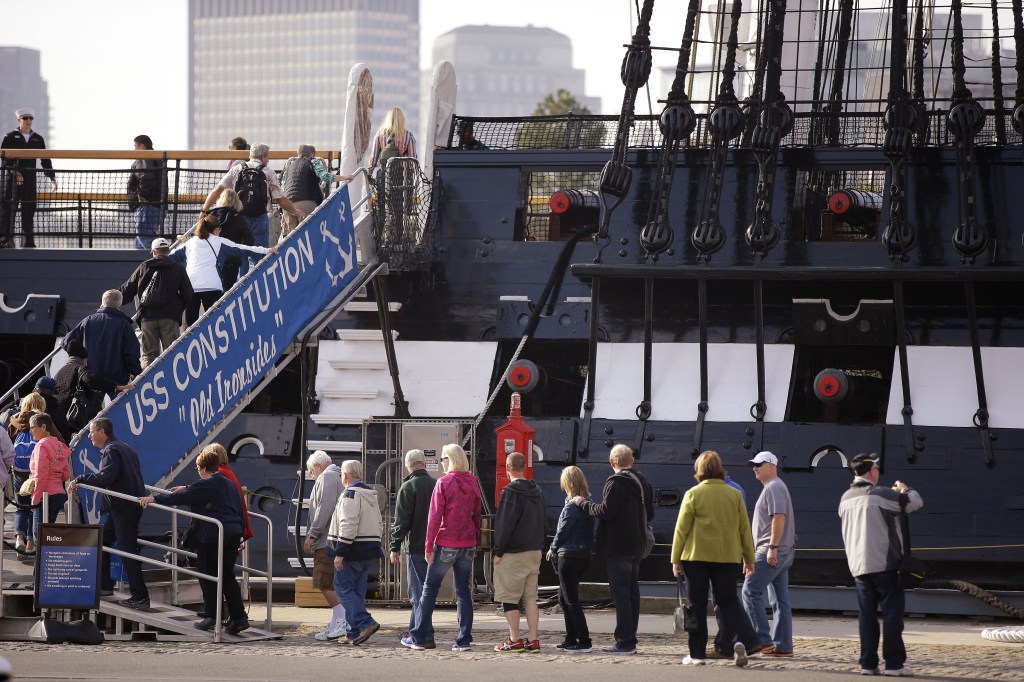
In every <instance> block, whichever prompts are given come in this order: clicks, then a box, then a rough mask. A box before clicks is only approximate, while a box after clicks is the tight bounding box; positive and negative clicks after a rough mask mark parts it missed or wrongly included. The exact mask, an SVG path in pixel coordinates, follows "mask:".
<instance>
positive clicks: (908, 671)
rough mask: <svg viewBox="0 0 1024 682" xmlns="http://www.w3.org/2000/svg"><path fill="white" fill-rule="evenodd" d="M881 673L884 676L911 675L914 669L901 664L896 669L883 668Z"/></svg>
mask: <svg viewBox="0 0 1024 682" xmlns="http://www.w3.org/2000/svg"><path fill="white" fill-rule="evenodd" d="M882 674H883V675H885V676H886V677H913V676H914V671H913V670H911V669H910V668H908V667H907V666H903V667H902V668H900V669H898V670H883V671H882Z"/></svg>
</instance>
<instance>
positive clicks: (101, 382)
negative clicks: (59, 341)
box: [51, 357, 117, 422]
mask: <svg viewBox="0 0 1024 682" xmlns="http://www.w3.org/2000/svg"><path fill="white" fill-rule="evenodd" d="M79 377H81V381H82V384H83V385H84V386H85V387H86V388H91V389H92V390H94V391H102V392H103V393H110V394H113V392H114V391H115V390H117V384H115V383H114V382H113V381H111V380H110V379H108V378H106V377H104V376H101V375H99V374H97V373H96V372H94V371H92V370H91V369H89V366H88V365H87V364H86V363H85V360H82V359H81V358H76V357H70V358H68V361H67V362H66V363H64V366H63V367H61V368H60V369H59V370H57V374H55V375H54V377H53V380H54V381H56V382H57V388H56V389H54V391H53V397H54V398H56V399H57V411H58V412H60V413H61V414H63V415H67V413H68V408H69V407H71V399H72V398H73V397H74V395H75V388H76V383H77V382H78V380H79V379H78V378H79ZM51 416H53V415H51ZM66 421H67V420H66V419H65V422H66Z"/></svg>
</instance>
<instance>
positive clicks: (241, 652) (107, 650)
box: [10, 624, 1024, 681]
mask: <svg viewBox="0 0 1024 682" xmlns="http://www.w3.org/2000/svg"><path fill="white" fill-rule="evenodd" d="M317 629H319V628H318V627H316V626H314V625H305V624H302V625H284V626H283V627H281V628H278V630H279V631H280V632H281V634H283V635H284V637H283V638H282V639H279V640H270V641H260V642H251V643H247V644H241V645H236V646H231V647H230V648H228V645H224V644H207V643H194V642H193V643H182V642H130V641H129V642H108V643H106V644H102V645H100V646H97V647H76V651H77V652H78V654H77V655H78V656H79V657H80V659H79V660H80V661H81V662H84V661H85V659H86V658H91V657H92V656H94V655H109V654H112V653H114V652H116V654H117V656H118V657H121V656H129V655H131V654H145V655H147V656H149V657H151V659H150V660H153V661H154V667H155V668H158V669H159V668H164V666H163V665H161V663H160V657H161V655H167V656H171V657H181V656H197V657H198V656H218V655H220V656H223V655H225V654H231V655H234V656H244V657H246V658H247V659H248V658H249V657H259V659H260V660H261V661H268V660H269V659H270V658H277V657H302V658H306V659H310V658H317V659H320V658H334V659H337V661H338V664H339V665H342V666H343V665H345V664H344V663H343V661H344V660H350V661H351V663H352V664H355V663H357V662H362V663H371V662H377V663H380V664H382V665H389V666H392V667H393V668H407V667H409V666H415V665H416V663H415V662H416V661H422V662H423V669H424V670H437V667H438V666H439V665H443V666H444V668H443V669H445V670H448V669H449V668H448V665H449V664H450V666H451V668H450V670H451V671H452V674H456V675H457V674H459V673H458V667H457V666H458V665H459V663H458V661H461V660H468V661H475V662H484V661H487V662H491V663H493V662H494V661H495V660H496V659H497V658H499V657H500V658H506V657H512V658H520V659H529V661H530V663H531V664H536V663H541V664H545V663H546V664H565V663H572V664H574V665H579V666H587V668H589V666H598V667H594V668H589V671H590V672H592V673H593V674H592V675H590V674H588V670H587V669H578V670H579V672H580V676H581V677H585V676H586V677H604V676H605V675H606V674H608V673H609V672H610V670H609V669H608V668H607V667H604V666H608V665H614V666H616V670H618V671H619V674H621V676H622V677H623V678H630V679H647V678H663V677H667V676H668V675H670V674H671V675H673V676H675V675H678V674H681V673H682V671H683V670H685V669H683V668H681V667H680V666H679V663H680V659H681V657H682V656H683V654H684V653H685V645H684V643H683V641H682V640H680V639H679V638H677V637H675V636H672V635H663V634H651V635H643V636H642V637H641V643H640V647H639V653H638V655H636V656H610V655H602V654H600V653H596V651H597V649H595V653H591V654H581V655H575V656H572V655H568V654H563V653H560V652H557V651H556V650H555V649H554V645H555V644H556V641H554V640H553V639H552V640H551V641H549V642H547V641H546V642H544V643H543V644H544V647H543V649H542V650H541V652H540V653H538V654H496V653H494V652H493V651H491V646H492V645H493V644H494V643H496V642H498V641H499V640H500V638H501V636H502V633H501V632H499V631H484V632H481V633H479V634H478V636H477V639H476V642H475V646H474V648H473V650H472V651H470V652H463V653H456V652H452V651H449V650H448V647H449V646H450V642H451V641H453V639H454V636H455V631H454V630H446V629H438V630H437V635H436V640H437V642H438V646H439V648H438V649H435V650H431V651H412V650H409V649H405V648H403V647H402V646H401V645H399V644H398V640H399V638H400V637H401V635H402V634H404V631H403V630H398V629H396V628H393V627H390V628H387V627H382V628H381V630H380V631H379V632H378V633H377V634H376V635H374V636H373V637H372V638H371V639H370V640H369V641H368V642H367V643H366V644H364V645H363V646H359V647H352V646H343V645H339V644H337V643H333V642H317V641H315V640H313V639H312V634H313V633H314V632H315V631H316V630H317ZM609 639H610V638H609V637H608V636H607V635H602V636H600V637H598V638H597V642H598V643H604V644H605V645H607V644H608V643H609V642H608V640H609ZM10 644H11V645H12V646H13V647H16V648H17V650H18V656H17V658H19V659H22V660H32V659H35V658H36V655H38V654H41V653H43V652H47V651H50V652H52V651H53V650H54V647H52V646H51V645H46V644H39V643H35V642H18V643H10ZM907 649H908V661H907V663H908V665H910V666H912V667H913V669H914V671H915V673H916V675H917V677H919V678H920V677H924V678H931V679H935V678H941V679H947V680H959V679H973V680H1021V681H1024V645H1004V644H996V643H994V644H993V645H992V646H985V645H972V646H963V647H950V646H945V645H934V644H912V645H908V647H907ZM857 655H858V645H857V643H856V642H855V641H850V640H842V639H826V638H799V639H798V640H797V642H796V656H795V657H794V658H791V659H764V658H760V657H757V656H754V657H751V659H750V666H749V667H748V669H747V670H749V671H755V670H758V669H760V670H761V671H764V672H768V671H771V672H774V673H782V674H785V673H786V672H787V671H788V672H792V673H794V675H793V676H794V677H799V678H801V679H808V674H810V675H811V677H810V678H809V679H814V674H815V673H818V674H821V675H825V674H826V673H846V674H853V673H856V672H857V671H858V667H857V664H856V661H857ZM13 658H14V657H13V656H12V660H13ZM524 662H525V661H524ZM168 663H170V660H168ZM310 663H312V661H310ZM258 665H259V664H257V667H258ZM619 666H621V667H619ZM652 666H653V667H652ZM718 668H721V670H720V671H719V670H717V669H718ZM729 668H731V662H729V661H714V662H712V664H711V666H708V667H706V668H703V669H701V670H702V671H703V672H704V673H708V674H712V675H714V673H717V672H720V673H722V674H725V673H727V672H728V670H727V669H729ZM533 669H534V668H533V667H532V665H531V667H530V670H533ZM645 670H646V671H647V672H644V671H645ZM732 670H733V671H735V673H739V672H740V671H738V670H735V668H732ZM798 671H799V673H798ZM33 672H35V673H39V672H42V671H41V670H40V669H39V668H37V667H34V670H33ZM694 672H696V670H694ZM427 676H429V675H427ZM714 676H716V677H717V676H718V675H714ZM33 677H34V675H33ZM71 679H73V678H71ZM122 679H123V678H122ZM161 679H165V678H161ZM204 679H205V678H204ZM212 679H216V678H212ZM221 679H224V678H221Z"/></svg>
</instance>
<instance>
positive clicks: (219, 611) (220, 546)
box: [69, 483, 273, 642]
mask: <svg viewBox="0 0 1024 682" xmlns="http://www.w3.org/2000/svg"><path fill="white" fill-rule="evenodd" d="M78 487H79V488H81V489H83V490H90V491H92V492H95V493H98V494H100V495H106V496H108V497H116V498H118V499H122V500H128V501H132V502H135V503H138V501H139V499H140V498H138V497H135V496H133V495H125V494H123V493H118V492H114V491H113V490H106V489H105V488H97V487H95V486H91V485H86V484H82V483H80V484H78ZM147 487H148V486H147ZM72 498H77V496H75V495H70V496H69V502H70V501H71V499H72ZM76 507H77V499H75V501H74V503H72V504H71V507H70V509H72V510H73V509H75V508H76ZM148 508H154V509H163V510H165V511H168V512H170V513H171V515H172V518H173V519H175V521H174V523H173V524H172V525H173V526H174V527H177V522H176V519H177V517H178V516H179V515H180V516H185V517H188V518H190V519H194V520H197V521H201V522H206V523H212V524H214V525H215V526H216V527H217V558H218V561H217V575H216V577H214V576H211V575H209V574H207V573H202V572H200V571H194V570H192V569H190V568H185V567H183V566H178V565H177V564H176V563H171V564H168V563H167V562H165V561H160V560H157V559H150V558H148V557H145V556H142V555H141V554H131V553H129V552H125V551H123V550H121V549H117V548H114V547H106V546H104V547H103V551H104V552H107V553H108V554H116V555H117V556H120V557H122V558H128V559H133V560H135V561H138V562H140V563H146V564H150V565H152V566H159V567H161V568H168V567H170V570H171V574H172V575H175V574H177V573H182V574H185V575H189V576H192V577H193V578H196V579H198V580H211V581H214V582H215V584H216V586H217V596H216V604H217V606H216V612H215V614H214V631H213V641H214V642H221V641H223V629H224V626H223V623H222V622H221V616H222V615H223V609H224V603H223V602H224V556H223V553H224V525H223V524H222V523H221V522H220V521H218V520H217V519H215V518H213V517H211V516H203V515H202V514H196V513H194V512H190V511H186V510H184V509H177V508H175V507H170V506H166V505H162V504H159V503H156V502H154V503H153V504H150V505H147V509H148ZM262 518H264V519H265V520H266V521H267V523H268V535H271V533H270V529H271V527H272V524H271V523H270V519H268V518H266V517H262ZM174 537H175V540H174V541H173V544H175V545H176V544H177V540H176V537H177V536H176V534H175V535H174ZM139 545H140V546H144V547H153V548H159V549H163V550H170V551H171V553H172V555H187V556H192V557H195V556H196V555H195V554H194V553H193V552H188V551H186V550H183V549H180V548H177V547H170V546H168V545H163V544H161V543H159V542H151V541H149V540H139ZM268 546H269V542H268ZM268 569H269V564H268ZM243 570H246V569H245V568H244V567H243ZM248 570H249V571H250V572H253V573H257V574H260V575H263V576H266V577H267V602H268V603H267V620H266V621H265V623H264V627H265V628H267V629H269V628H270V627H271V619H270V603H269V602H270V599H271V596H272V593H273V590H272V589H271V588H272V584H271V571H270V570H268V571H266V572H264V571H257V570H256V569H251V568H250V569H248Z"/></svg>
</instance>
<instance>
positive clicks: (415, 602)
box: [405, 552, 427, 633]
mask: <svg viewBox="0 0 1024 682" xmlns="http://www.w3.org/2000/svg"><path fill="white" fill-rule="evenodd" d="M405 568H406V572H407V573H408V581H409V604H410V605H411V606H412V610H411V611H410V612H409V632H410V633H411V632H412V629H413V628H414V627H416V614H417V613H419V611H420V595H422V594H423V583H424V582H426V580H427V560H426V559H424V558H423V553H422V552H417V553H414V554H406V555H405Z"/></svg>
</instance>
